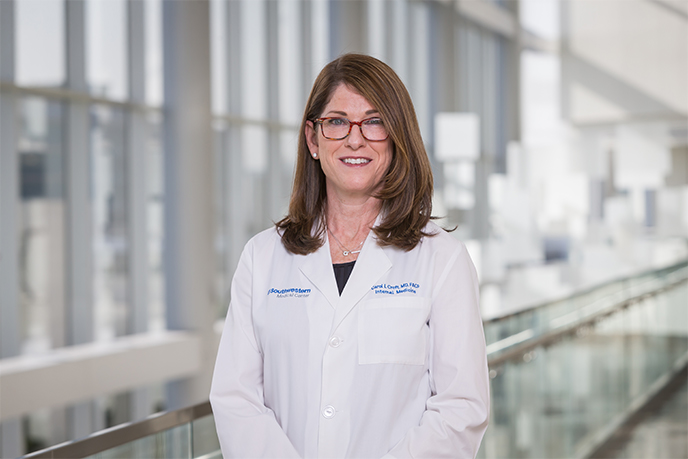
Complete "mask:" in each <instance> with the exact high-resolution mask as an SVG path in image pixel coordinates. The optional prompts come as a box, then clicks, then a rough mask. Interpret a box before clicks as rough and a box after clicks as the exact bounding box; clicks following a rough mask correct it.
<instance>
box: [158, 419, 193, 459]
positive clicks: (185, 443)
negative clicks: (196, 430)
mask: <svg viewBox="0 0 688 459" xmlns="http://www.w3.org/2000/svg"><path fill="white" fill-rule="evenodd" d="M158 441H159V442H160V441H161V442H162V445H163V451H164V456H163V457H165V458H170V459H172V458H174V459H184V458H191V457H193V456H192V454H191V424H184V425H181V426H179V427H175V428H174V429H169V430H166V431H165V432H161V433H160V434H158Z"/></svg>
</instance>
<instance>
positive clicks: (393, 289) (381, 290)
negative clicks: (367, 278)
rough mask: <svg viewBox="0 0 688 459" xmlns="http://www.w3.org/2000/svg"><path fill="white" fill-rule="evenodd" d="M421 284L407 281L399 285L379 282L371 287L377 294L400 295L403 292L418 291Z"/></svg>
mask: <svg viewBox="0 0 688 459" xmlns="http://www.w3.org/2000/svg"><path fill="white" fill-rule="evenodd" d="M419 288H420V284H416V283H415V282H405V283H403V284H398V285H390V284H377V285H373V286H372V287H370V290H372V291H373V292H374V293H375V294H376V295H399V294H401V293H418V289H419Z"/></svg>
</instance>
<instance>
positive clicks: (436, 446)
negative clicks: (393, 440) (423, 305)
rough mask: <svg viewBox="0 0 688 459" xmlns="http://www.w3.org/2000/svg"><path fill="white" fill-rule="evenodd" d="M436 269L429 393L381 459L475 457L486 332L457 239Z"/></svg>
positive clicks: (471, 271) (484, 398)
mask: <svg viewBox="0 0 688 459" xmlns="http://www.w3.org/2000/svg"><path fill="white" fill-rule="evenodd" d="M436 268H437V267H436ZM438 271H439V272H438V274H437V275H438V276H439V277H438V278H437V284H436V290H435V293H434V295H433V301H432V312H431V315H430V320H429V325H430V334H431V338H430V343H431V349H430V353H429V358H430V365H429V369H430V378H431V388H432V396H431V397H430V398H429V399H428V401H427V405H426V411H425V412H424V413H423V416H422V418H421V421H420V424H419V425H418V426H417V427H415V428H413V429H411V430H410V431H409V432H408V433H407V434H406V435H405V436H404V438H402V440H401V441H400V442H399V443H398V444H397V445H395V446H394V448H393V449H392V450H391V451H390V452H389V453H388V454H387V455H386V456H385V459H392V458H397V459H402V458H474V457H475V456H476V454H477V452H478V448H479V446H480V442H481V440H482V437H483V435H484V433H485V429H487V420H488V416H489V411H490V408H489V376H488V369H487V354H486V350H485V336H484V333H483V326H482V319H481V317H480V308H479V303H478V298H479V294H478V280H477V275H476V272H475V268H474V267H473V263H472V262H471V259H470V257H469V256H468V252H467V251H466V248H465V247H464V246H463V245H461V246H460V247H459V248H458V249H457V250H456V251H455V252H454V254H453V255H452V257H451V258H450V260H449V263H447V265H446V269H444V270H438Z"/></svg>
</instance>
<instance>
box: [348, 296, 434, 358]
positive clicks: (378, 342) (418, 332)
mask: <svg viewBox="0 0 688 459" xmlns="http://www.w3.org/2000/svg"><path fill="white" fill-rule="evenodd" d="M429 314H430V300H429V299H427V298H413V297H397V298H381V299H375V300H370V301H365V302H363V303H361V305H360V310H359V312H358V363H359V364H371V363H400V364H406V365H424V364H425V358H426V354H427V343H428V325H427V322H428V316H429Z"/></svg>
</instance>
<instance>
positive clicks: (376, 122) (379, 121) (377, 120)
mask: <svg viewBox="0 0 688 459" xmlns="http://www.w3.org/2000/svg"><path fill="white" fill-rule="evenodd" d="M365 124H367V125H369V126H375V127H377V126H384V123H383V122H382V118H370V119H369V120H365Z"/></svg>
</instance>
